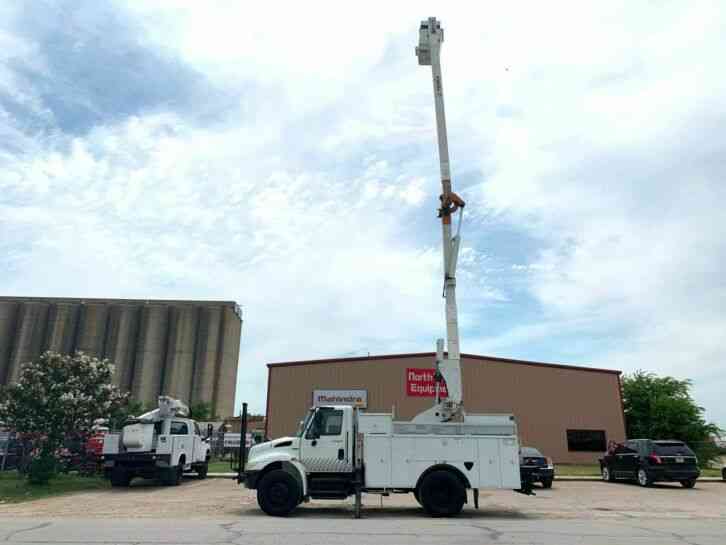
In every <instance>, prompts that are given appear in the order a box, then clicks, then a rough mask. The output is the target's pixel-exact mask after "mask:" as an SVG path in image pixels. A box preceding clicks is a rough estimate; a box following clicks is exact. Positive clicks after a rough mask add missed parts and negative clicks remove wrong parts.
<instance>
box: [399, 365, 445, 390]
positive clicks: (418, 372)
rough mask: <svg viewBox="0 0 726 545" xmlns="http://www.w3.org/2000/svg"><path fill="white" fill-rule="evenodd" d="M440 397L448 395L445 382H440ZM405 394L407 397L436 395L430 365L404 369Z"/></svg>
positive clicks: (432, 371)
mask: <svg viewBox="0 0 726 545" xmlns="http://www.w3.org/2000/svg"><path fill="white" fill-rule="evenodd" d="M440 394H441V397H448V395H449V392H448V391H447V390H446V384H444V383H443V382H442V383H441V392H440ZM406 395H407V396H409V397H436V382H435V381H434V370H433V369H431V368H430V367H428V368H424V369H419V368H415V367H409V368H408V369H406Z"/></svg>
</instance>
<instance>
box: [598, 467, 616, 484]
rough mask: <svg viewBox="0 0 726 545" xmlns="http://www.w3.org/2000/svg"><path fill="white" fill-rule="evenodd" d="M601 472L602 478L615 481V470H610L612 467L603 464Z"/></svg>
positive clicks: (609, 481) (606, 480)
mask: <svg viewBox="0 0 726 545" xmlns="http://www.w3.org/2000/svg"><path fill="white" fill-rule="evenodd" d="M600 473H601V474H602V480H603V481H605V482H608V483H612V482H615V477H614V476H613V472H612V471H610V468H609V467H608V466H606V465H603V466H602V467H601V468H600Z"/></svg>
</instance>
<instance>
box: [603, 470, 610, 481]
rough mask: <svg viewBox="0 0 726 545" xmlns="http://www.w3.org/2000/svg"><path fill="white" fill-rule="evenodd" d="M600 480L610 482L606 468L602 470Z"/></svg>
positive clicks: (608, 471)
mask: <svg viewBox="0 0 726 545" xmlns="http://www.w3.org/2000/svg"><path fill="white" fill-rule="evenodd" d="M602 478H603V481H609V480H610V470H609V469H608V468H606V467H604V468H602Z"/></svg>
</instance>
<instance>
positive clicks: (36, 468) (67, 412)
mask: <svg viewBox="0 0 726 545" xmlns="http://www.w3.org/2000/svg"><path fill="white" fill-rule="evenodd" d="M113 371H114V366H113V364H112V363H111V362H109V361H108V360H105V359H104V360H99V359H98V358H94V357H90V356H87V355H85V354H83V353H82V352H77V353H76V354H75V355H73V356H71V355H62V354H58V353H55V352H45V353H44V354H43V355H42V356H40V358H38V359H37V360H35V361H32V362H29V363H26V364H24V365H23V367H22V368H21V370H20V377H19V379H18V382H17V383H15V384H12V385H10V386H7V387H5V388H4V391H3V395H2V396H1V397H0V421H2V422H3V423H4V424H5V425H6V426H8V427H10V428H12V429H14V430H15V431H16V432H18V433H20V434H22V435H23V436H24V437H25V438H27V439H29V440H31V441H32V442H33V446H34V447H35V450H36V451H37V453H36V455H35V457H34V460H33V461H32V462H31V464H30V473H29V477H30V480H31V482H34V483H42V482H47V481H48V479H50V478H51V477H52V475H53V474H54V469H55V468H54V464H55V459H54V456H55V453H56V451H57V449H58V448H59V447H61V446H62V444H63V442H64V441H65V440H68V439H76V438H79V437H83V436H84V435H85V434H88V433H89V432H90V431H91V428H92V426H93V424H94V421H95V420H98V419H101V418H105V419H108V418H109V417H110V416H111V415H112V414H114V413H115V412H116V411H118V410H119V408H120V407H122V406H123V405H125V404H127V403H128V394H124V393H121V391H120V390H119V389H118V388H117V387H116V386H114V385H113V384H112V378H113Z"/></svg>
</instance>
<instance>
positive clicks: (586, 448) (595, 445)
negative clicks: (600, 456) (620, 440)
mask: <svg viewBox="0 0 726 545" xmlns="http://www.w3.org/2000/svg"><path fill="white" fill-rule="evenodd" d="M567 450H569V451H571V452H605V451H606V450H607V441H606V440H605V430H567Z"/></svg>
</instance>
